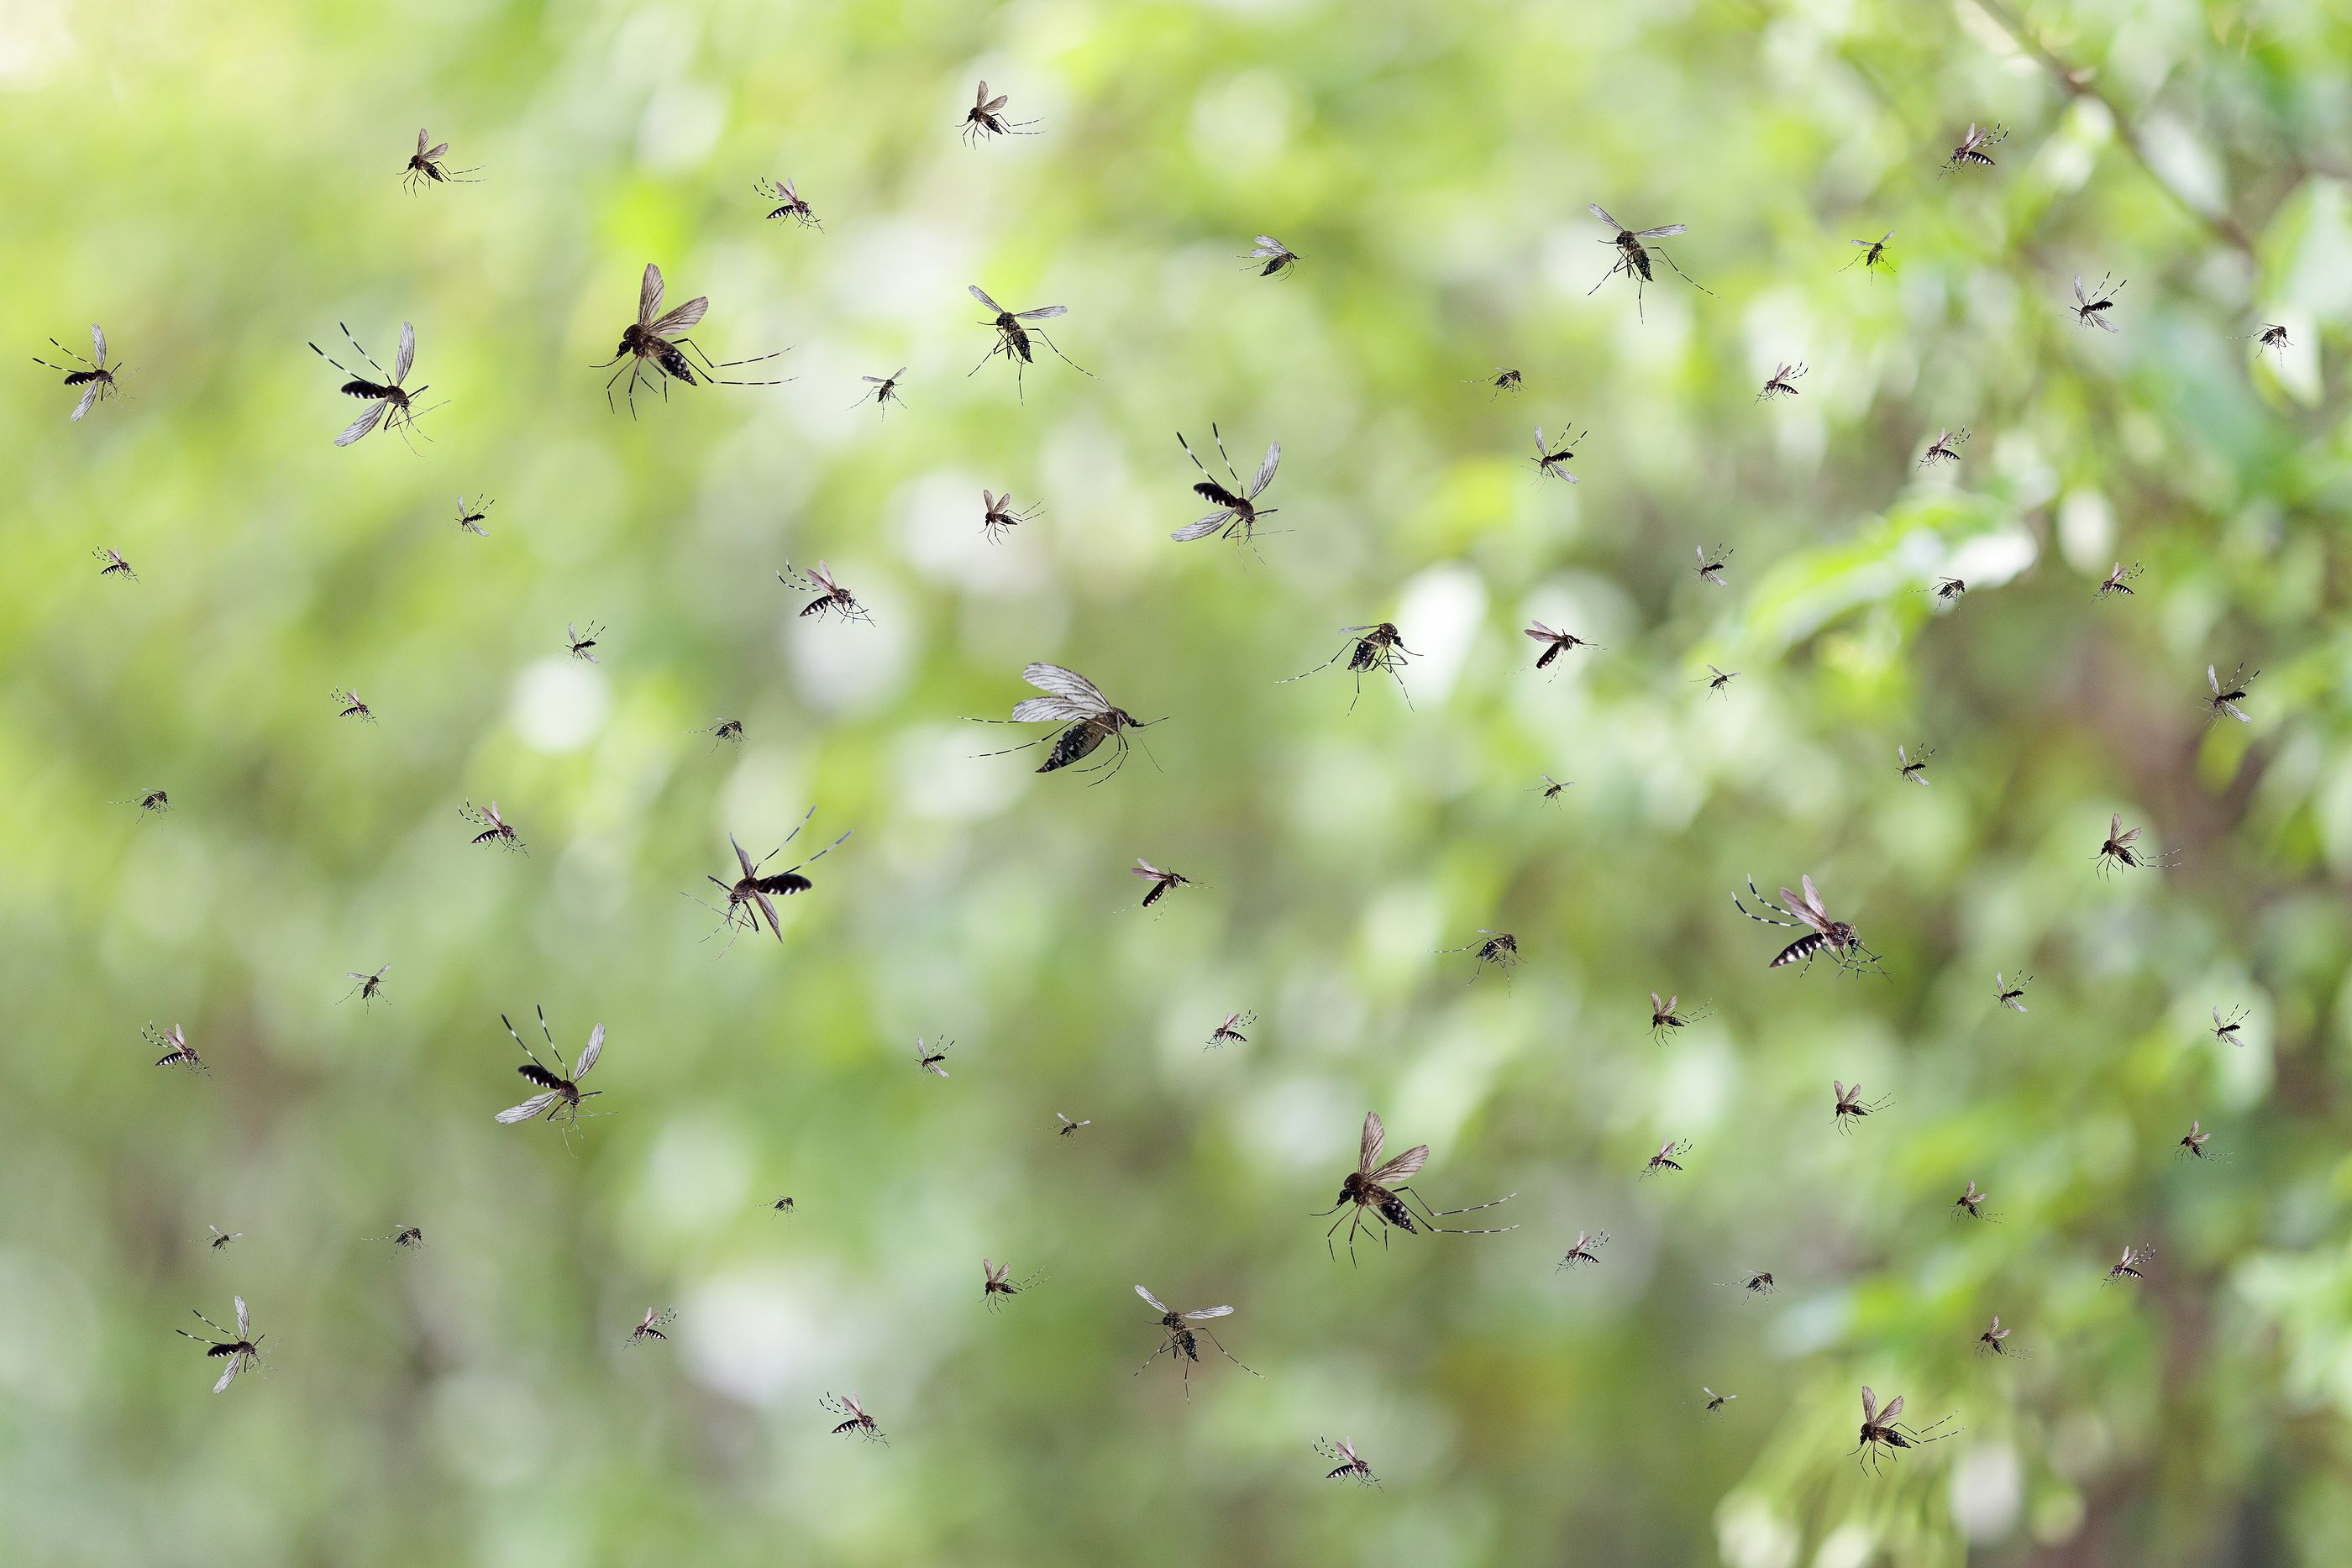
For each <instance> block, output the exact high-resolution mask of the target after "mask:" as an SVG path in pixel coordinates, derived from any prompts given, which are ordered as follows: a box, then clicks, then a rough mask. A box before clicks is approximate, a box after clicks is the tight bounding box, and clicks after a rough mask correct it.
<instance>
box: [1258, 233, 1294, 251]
mask: <svg viewBox="0 0 2352 1568" xmlns="http://www.w3.org/2000/svg"><path fill="white" fill-rule="evenodd" d="M1257 243H1258V244H1260V245H1262V246H1265V247H1266V248H1267V249H1268V250H1285V249H1287V248H1288V247H1287V246H1285V245H1284V244H1283V243H1282V242H1281V241H1280V240H1278V239H1276V238H1275V237H1274V236H1273V235H1258V236H1257Z"/></svg>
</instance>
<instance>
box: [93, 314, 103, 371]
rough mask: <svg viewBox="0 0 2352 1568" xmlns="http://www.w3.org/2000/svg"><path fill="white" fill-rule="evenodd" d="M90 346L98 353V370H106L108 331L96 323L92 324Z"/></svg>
mask: <svg viewBox="0 0 2352 1568" xmlns="http://www.w3.org/2000/svg"><path fill="white" fill-rule="evenodd" d="M89 346H90V347H91V349H93V350H96V351H97V355H98V368H99V369H100V370H101V371H102V370H104V369H106V329H105V328H103V327H100V326H99V325H98V324H97V323H96V322H92V323H91V324H90V329H89Z"/></svg>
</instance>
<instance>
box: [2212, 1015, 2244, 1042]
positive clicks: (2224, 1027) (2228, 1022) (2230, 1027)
mask: <svg viewBox="0 0 2352 1568" xmlns="http://www.w3.org/2000/svg"><path fill="white" fill-rule="evenodd" d="M2245 1021H2246V1009H2243V1008H2231V1009H2230V1016H2229V1017H2228V1018H2226V1019H2225V1018H2223V1017H2222V1016H2221V1009H2220V1008H2215V1009H2213V1028H2212V1030H2211V1033H2212V1036H2213V1038H2214V1039H2215V1040H2220V1041H2221V1043H2222V1044H2224V1045H2239V1046H2242V1045H2244V1044H2245V1043H2246V1042H2245V1041H2244V1040H2240V1039H2239V1038H2238V1030H2240V1029H2242V1028H2243V1027H2244V1025H2245Z"/></svg>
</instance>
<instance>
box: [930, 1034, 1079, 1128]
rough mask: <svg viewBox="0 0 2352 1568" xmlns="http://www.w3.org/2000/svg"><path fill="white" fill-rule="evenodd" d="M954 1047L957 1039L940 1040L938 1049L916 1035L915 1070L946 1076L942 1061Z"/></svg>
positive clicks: (945, 1059) (946, 1071)
mask: <svg viewBox="0 0 2352 1568" xmlns="http://www.w3.org/2000/svg"><path fill="white" fill-rule="evenodd" d="M954 1048H955V1041H953V1040H940V1043H939V1046H938V1049H936V1050H934V1049H933V1048H932V1047H930V1046H929V1045H926V1044H924V1043H923V1039H922V1037H921V1036H920V1035H918V1036H916V1037H915V1071H918V1072H929V1073H933V1074H936V1075H937V1076H939V1077H941V1078H945V1077H946V1076H947V1075H948V1070H947V1069H946V1068H945V1067H944V1066H942V1065H941V1063H943V1062H945V1061H947V1059H948V1052H949V1051H951V1050H953V1049H954ZM1056 1114H1059V1113H1058V1112H1057V1113H1056Z"/></svg>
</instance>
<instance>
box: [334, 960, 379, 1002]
mask: <svg viewBox="0 0 2352 1568" xmlns="http://www.w3.org/2000/svg"><path fill="white" fill-rule="evenodd" d="M391 969H392V966H391V965H389V964H386V965H385V966H384V967H383V968H381V969H378V970H377V971H376V972H375V973H373V974H372V975H362V974H361V973H360V972H359V971H358V970H357V969H345V970H344V971H343V974H344V976H345V977H347V978H349V979H350V980H351V981H352V988H351V989H350V990H348V991H345V992H344V993H343V996H342V1001H339V1002H337V1003H336V1004H335V1005H336V1006H337V1007H341V1006H342V1005H343V1002H347V1001H350V1000H351V999H352V998H353V997H357V998H359V999H360V1006H362V1007H366V1006H367V1005H368V1004H370V1003H371V1002H373V1001H374V1000H375V998H376V996H377V993H379V992H380V991H382V990H383V977H384V976H385V975H386V974H388V973H390V972H391Z"/></svg>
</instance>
